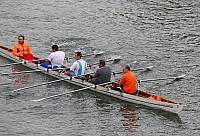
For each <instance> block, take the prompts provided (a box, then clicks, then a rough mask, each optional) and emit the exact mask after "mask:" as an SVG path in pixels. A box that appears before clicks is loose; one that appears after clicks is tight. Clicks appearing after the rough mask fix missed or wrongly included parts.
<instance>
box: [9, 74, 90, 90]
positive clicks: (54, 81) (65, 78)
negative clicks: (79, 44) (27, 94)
mask: <svg viewBox="0 0 200 136" xmlns="http://www.w3.org/2000/svg"><path fill="white" fill-rule="evenodd" d="M88 74H92V73H88ZM88 74H85V75H88ZM85 75H81V77H83V76H85ZM74 77H77V76H74ZM70 78H71V77H69V76H67V77H63V78H61V79H57V80H53V81H49V82H44V83H41V84H37V85H32V86H27V87H23V88H19V89H15V90H12V91H10V92H11V93H14V92H19V91H21V90H25V89H29V88H34V87H38V86H42V85H46V84H51V83H56V82H60V81H63V80H69V79H70Z"/></svg>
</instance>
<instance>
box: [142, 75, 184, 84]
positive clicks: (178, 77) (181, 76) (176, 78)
mask: <svg viewBox="0 0 200 136" xmlns="http://www.w3.org/2000/svg"><path fill="white" fill-rule="evenodd" d="M185 76H186V75H180V76H176V77H164V78H155V79H144V80H138V83H141V82H149V81H158V80H167V79H174V80H179V79H183V78H184V77H185Z"/></svg>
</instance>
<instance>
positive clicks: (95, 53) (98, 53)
mask: <svg viewBox="0 0 200 136" xmlns="http://www.w3.org/2000/svg"><path fill="white" fill-rule="evenodd" d="M94 55H95V56H101V55H103V51H100V52H94Z"/></svg>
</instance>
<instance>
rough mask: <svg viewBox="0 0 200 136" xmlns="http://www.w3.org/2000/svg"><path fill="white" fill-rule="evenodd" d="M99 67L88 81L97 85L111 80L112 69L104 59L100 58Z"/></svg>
mask: <svg viewBox="0 0 200 136" xmlns="http://www.w3.org/2000/svg"><path fill="white" fill-rule="evenodd" d="M98 65H99V69H97V70H96V72H95V74H94V76H93V78H92V79H90V80H88V82H90V83H93V84H95V85H97V84H102V83H106V82H110V79H111V69H110V67H108V66H105V65H106V63H105V61H104V60H99V64H98Z"/></svg>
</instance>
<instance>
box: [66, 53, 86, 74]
mask: <svg viewBox="0 0 200 136" xmlns="http://www.w3.org/2000/svg"><path fill="white" fill-rule="evenodd" d="M81 57H82V54H81V52H76V54H75V57H74V58H75V59H76V61H75V62H74V63H73V64H72V66H71V67H70V68H69V70H68V71H66V72H65V75H68V76H76V77H81V76H82V75H85V74H86V70H87V63H86V61H85V60H83V59H82V58H81Z"/></svg>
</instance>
